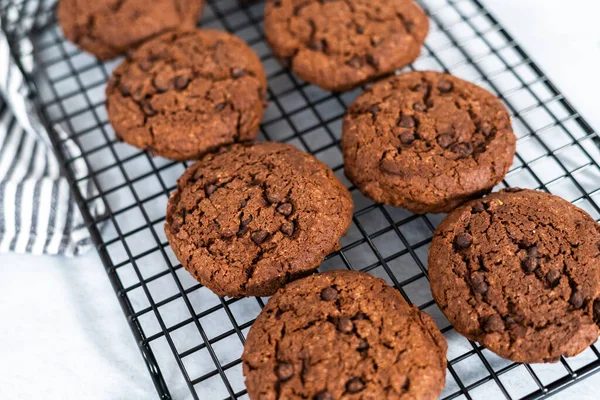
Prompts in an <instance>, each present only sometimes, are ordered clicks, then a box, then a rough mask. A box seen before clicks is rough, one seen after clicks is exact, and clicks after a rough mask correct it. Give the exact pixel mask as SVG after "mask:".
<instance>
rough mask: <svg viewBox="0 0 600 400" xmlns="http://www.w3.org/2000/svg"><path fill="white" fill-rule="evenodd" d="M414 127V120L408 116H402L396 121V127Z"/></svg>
mask: <svg viewBox="0 0 600 400" xmlns="http://www.w3.org/2000/svg"><path fill="white" fill-rule="evenodd" d="M415 125H416V124H415V119H414V118H413V117H411V116H410V115H403V116H402V118H400V121H398V126H399V127H401V128H414V127H415Z"/></svg>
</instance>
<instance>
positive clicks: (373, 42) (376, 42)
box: [371, 37, 383, 47]
mask: <svg viewBox="0 0 600 400" xmlns="http://www.w3.org/2000/svg"><path fill="white" fill-rule="evenodd" d="M382 42H383V38H379V37H378V38H371V45H372V46H373V47H378V46H379V45H380V44H381V43H382Z"/></svg>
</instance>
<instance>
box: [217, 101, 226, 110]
mask: <svg viewBox="0 0 600 400" xmlns="http://www.w3.org/2000/svg"><path fill="white" fill-rule="evenodd" d="M226 106H227V102H225V101H224V102H222V103H218V104H217V105H216V106H215V110H216V111H223V110H224V109H225V107H226Z"/></svg>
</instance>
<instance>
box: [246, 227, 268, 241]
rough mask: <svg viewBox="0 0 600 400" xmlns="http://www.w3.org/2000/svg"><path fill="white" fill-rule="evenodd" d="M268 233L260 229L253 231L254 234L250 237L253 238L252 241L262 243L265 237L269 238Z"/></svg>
mask: <svg viewBox="0 0 600 400" xmlns="http://www.w3.org/2000/svg"><path fill="white" fill-rule="evenodd" d="M267 235H268V233H267V232H265V231H263V230H259V231H256V232H253V233H252V235H250V239H252V241H253V242H254V243H256V244H261V243H262V242H264V241H265V239H266V238H267Z"/></svg>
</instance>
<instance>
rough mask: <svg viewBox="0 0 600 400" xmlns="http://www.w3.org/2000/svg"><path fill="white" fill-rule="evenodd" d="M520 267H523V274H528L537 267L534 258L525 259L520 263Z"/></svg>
mask: <svg viewBox="0 0 600 400" xmlns="http://www.w3.org/2000/svg"><path fill="white" fill-rule="evenodd" d="M521 266H522V267H523V271H525V273H527V274H530V273H532V272H533V270H534V269H535V268H536V267H537V260H536V259H535V258H529V257H526V258H525V259H524V260H523V261H521Z"/></svg>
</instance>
